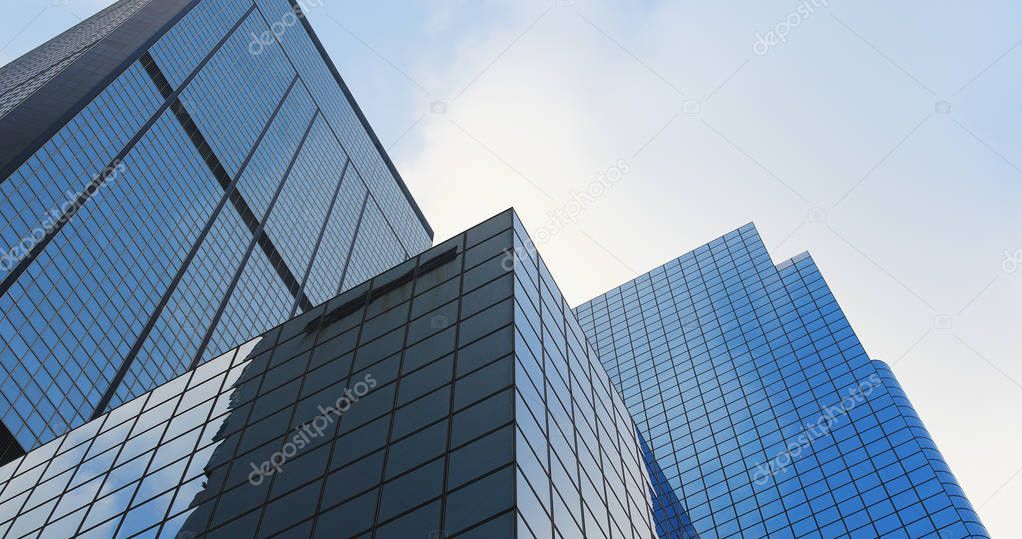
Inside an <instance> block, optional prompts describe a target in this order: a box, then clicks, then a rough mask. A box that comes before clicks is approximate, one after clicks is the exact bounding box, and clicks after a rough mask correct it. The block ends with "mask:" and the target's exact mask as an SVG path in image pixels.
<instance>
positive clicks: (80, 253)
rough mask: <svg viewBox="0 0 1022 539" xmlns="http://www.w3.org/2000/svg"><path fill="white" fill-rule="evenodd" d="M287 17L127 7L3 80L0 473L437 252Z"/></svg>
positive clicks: (310, 44) (270, 2) (325, 64)
mask: <svg viewBox="0 0 1022 539" xmlns="http://www.w3.org/2000/svg"><path fill="white" fill-rule="evenodd" d="M303 5H304V6H305V7H306V8H310V9H314V8H315V4H303ZM300 7H301V6H299V4H297V3H295V2H292V1H289V0H255V1H253V0H158V1H156V0H121V1H120V2H117V3H116V4H114V5H113V6H111V7H109V8H107V9H105V10H103V11H102V12H100V13H98V14H97V15H95V16H94V17H91V18H90V19H88V20H86V21H84V22H82V23H81V24H79V25H77V26H76V27H74V28H72V29H71V30H68V31H67V32H65V33H63V34H61V35H60V36H57V37H56V38H54V39H52V40H51V41H49V42H47V43H45V44H44V45H42V46H40V47H38V48H37V49H35V50H33V51H31V52H29V53H28V54H26V55H25V56H23V57H21V58H19V59H17V60H15V61H14V62H12V63H10V64H9V65H7V66H4V67H3V68H2V69H0V359H2V361H0V364H2V370H0V421H2V426H0V456H2V457H3V461H6V460H9V459H10V458H12V457H13V456H16V455H17V454H20V453H21V452H22V450H23V449H26V450H27V449H31V448H34V447H37V446H39V445H40V444H42V443H45V442H47V441H49V440H51V439H53V438H55V437H56V436H59V435H63V434H65V433H66V432H67V431H68V430H69V429H70V428H73V427H76V426H79V425H81V424H83V423H85V422H86V421H88V420H89V419H92V418H98V417H101V416H103V414H105V413H106V412H107V411H109V410H110V409H111V408H112V407H115V406H117V405H119V404H121V403H124V402H127V401H129V400H131V399H132V398H134V397H137V396H139V395H141V394H143V393H144V392H145V391H148V390H150V389H152V388H154V387H156V386H157V385H159V384H161V383H164V382H166V381H168V380H170V379H171V378H173V377H175V376H177V375H180V374H182V373H184V372H186V371H187V370H188V369H189V368H191V367H194V366H196V365H199V364H201V363H203V362H204V361H206V360H208V359H210V358H212V357H213V356H214V355H216V354H218V353H221V352H223V351H225V350H228V349H230V348H232V347H234V346H237V345H238V344H240V343H241V342H243V341H244V340H246V339H249V338H251V336H252V335H254V334H256V333H259V332H260V331H263V330H265V329H267V328H269V327H272V326H274V325H276V324H279V323H280V322H282V321H284V320H287V319H288V318H290V317H292V316H295V315H297V314H301V313H303V312H308V311H309V310H310V309H312V308H313V306H315V305H317V304H320V303H322V302H324V301H326V300H327V299H329V298H331V297H333V296H335V295H336V294H337V293H339V292H340V291H343V290H345V289H348V288H350V287H351V286H353V285H355V284H358V283H360V282H363V281H365V280H366V279H368V278H370V277H372V276H373V275H375V274H377V273H378V272H380V271H382V270H384V269H386V268H388V267H391V266H393V265H394V264H397V263H399V262H401V261H403V260H406V259H408V258H409V257H410V256H414V255H415V254H417V253H419V252H421V251H422V250H423V249H425V248H427V247H429V246H430V245H431V243H432V231H431V230H430V228H429V226H428V224H427V223H426V221H425V219H424V218H423V216H422V214H421V213H420V211H419V209H418V207H417V206H416V204H415V202H414V200H413V199H412V198H411V196H410V195H409V193H408V191H407V189H406V187H405V185H404V183H403V182H402V180H401V178H400V177H399V176H398V174H397V172H396V170H395V169H394V167H393V165H392V164H391V162H390V160H389V158H388V157H387V155H386V154H385V153H384V152H383V150H382V147H381V146H380V143H379V141H378V140H377V139H376V137H375V135H374V134H373V132H372V130H371V129H370V128H369V125H368V123H367V122H366V121H365V118H364V117H363V116H362V113H361V112H360V110H359V108H358V106H357V105H356V104H355V102H354V101H353V100H352V98H351V95H350V93H349V92H348V90H347V88H346V87H345V86H344V83H343V81H342V80H341V79H340V77H339V75H338V74H337V71H336V70H335V68H334V67H333V65H332V64H331V62H330V61H329V59H328V58H327V57H326V55H325V53H324V51H323V48H322V46H321V45H320V43H319V41H318V40H317V38H316V37H315V36H314V35H313V34H312V31H311V29H310V27H309V25H308V23H307V21H306V20H305V19H304V16H303V15H302V12H301V9H300Z"/></svg>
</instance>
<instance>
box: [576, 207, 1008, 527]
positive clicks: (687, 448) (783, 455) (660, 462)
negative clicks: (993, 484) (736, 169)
mask: <svg viewBox="0 0 1022 539" xmlns="http://www.w3.org/2000/svg"><path fill="white" fill-rule="evenodd" d="M575 313H576V314H577V315H578V318H579V320H580V322H581V323H582V327H583V328H584V329H585V332H586V335H588V337H589V342H590V343H591V344H592V345H593V347H594V348H595V350H596V353H597V354H598V356H599V358H600V360H601V361H602V362H603V364H604V366H605V367H606V369H607V373H608V374H609V375H610V377H611V379H612V380H613V381H614V385H615V386H616V387H617V389H618V390H619V391H620V392H621V395H622V398H623V399H624V402H625V404H626V405H627V407H628V410H629V412H630V413H631V415H632V417H633V418H634V419H635V421H636V423H637V424H638V428H639V431H640V434H641V437H642V445H643V450H644V454H645V456H646V462H647V464H648V465H649V468H650V470H651V472H650V475H651V478H652V481H653V483H652V484H653V490H654V512H655V514H656V524H657V530H658V531H659V533H660V536H661V537H905V538H909V537H911V538H917V537H934V538H956V539H957V538H961V537H988V534H987V532H986V530H985V528H984V527H983V525H982V524H981V523H980V521H979V517H978V516H977V514H976V512H975V511H974V510H973V508H972V506H971V505H970V504H969V502H968V500H967V499H966V498H965V495H964V494H963V493H962V490H961V488H960V487H959V486H958V484H957V482H956V481H955V478H954V476H953V475H952V474H951V472H950V470H949V469H948V467H947V464H946V463H945V462H944V460H943V458H942V457H941V455H940V453H939V452H938V451H937V449H936V446H935V445H934V443H933V441H932V439H931V438H930V436H929V435H928V434H927V432H926V430H925V428H924V427H923V425H922V423H921V422H920V421H919V418H918V416H917V415H916V413H915V412H914V411H913V409H912V406H911V404H910V403H909V401H908V400H907V398H906V397H905V394H904V392H903V391H902V390H901V388H900V386H899V385H898V383H897V381H896V380H895V379H894V376H893V373H892V372H891V371H890V369H889V368H888V367H887V366H886V365H884V364H883V363H881V362H879V361H875V360H871V359H870V358H869V357H868V356H867V355H866V352H865V350H864V349H863V347H862V345H861V344H860V343H859V341H858V339H857V338H856V336H855V333H854V332H853V331H852V329H851V327H850V325H849V323H848V320H847V319H846V318H845V316H844V314H843V313H842V312H841V309H840V307H839V306H838V304H837V302H836V300H835V299H834V296H833V295H832V294H831V292H830V290H829V289H828V287H827V284H826V282H825V281H824V280H823V277H822V276H821V274H820V272H819V270H818V268H817V267H816V265H815V263H814V262H813V260H812V258H810V257H809V255H808V254H803V255H800V256H797V257H795V258H793V259H791V260H788V261H785V262H783V263H782V264H780V265H777V266H775V265H774V264H773V263H772V262H771V260H770V257H769V256H768V254H767V251H766V248H765V246H764V245H763V242H762V240H761V239H760V237H759V234H758V233H757V231H756V229H755V228H754V227H753V226H752V225H751V224H750V225H746V226H744V227H742V228H740V229H739V230H736V231H734V232H731V233H729V234H727V235H725V236H723V237H722V238H719V239H717V240H714V241H713V242H710V243H709V244H708V245H705V246H703V247H700V248H699V249H696V250H695V251H693V252H691V253H688V254H686V255H684V256H682V257H680V258H678V259H676V260H673V261H671V262H669V263H667V264H665V265H664V266H661V267H659V268H657V269H654V270H653V271H651V272H649V273H647V274H645V275H643V276H640V277H638V278H636V279H635V280H633V281H631V282H628V283H625V284H623V285H621V286H620V287H618V288H615V289H613V290H611V291H610V292H607V293H606V294H603V295H601V296H599V297H597V298H595V299H593V300H591V301H590V302H588V303H586V304H583V305H580V306H579V307H577V308H576V309H575Z"/></svg>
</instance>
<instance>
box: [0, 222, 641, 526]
mask: <svg viewBox="0 0 1022 539" xmlns="http://www.w3.org/2000/svg"><path fill="white" fill-rule="evenodd" d="M512 253H516V254H517V256H515V255H513V254H512ZM648 483H649V479H648V478H647V476H646V474H645V471H644V467H643V465H642V456H641V453H640V449H639V445H638V442H637V436H636V433H635V429H634V425H633V423H632V421H631V419H630V418H629V417H628V415H627V412H626V410H625V408H624V403H623V402H622V401H621V399H620V398H619V397H618V396H617V394H616V393H615V392H614V390H613V388H612V386H611V382H610V380H609V378H607V376H606V373H605V372H604V371H603V368H602V367H601V366H600V364H599V361H598V360H596V358H594V357H593V356H592V355H591V354H590V352H589V347H588V345H587V344H586V341H585V338H584V337H583V334H582V330H581V328H580V327H579V325H578V323H577V321H575V319H574V316H573V314H572V312H571V309H569V308H568V306H567V304H566V303H565V301H564V299H563V297H561V295H560V291H559V290H558V288H557V285H556V283H555V282H554V281H553V279H552V278H551V277H550V274H549V272H548V271H547V269H546V267H545V265H544V263H543V261H542V259H541V258H539V256H538V255H537V254H536V252H535V249H534V248H533V247H532V245H531V240H529V238H528V236H527V235H525V232H524V229H523V227H522V226H521V223H520V222H519V221H518V220H517V217H516V216H514V214H513V213H512V212H511V211H505V212H503V213H501V214H500V215H498V216H496V217H494V218H492V219H490V220H488V221H486V222H484V223H482V224H480V225H477V226H476V227H473V228H472V229H469V230H468V231H467V232H465V233H463V234H459V235H457V236H456V237H454V238H452V239H451V240H448V241H445V242H443V243H441V244H439V245H437V246H436V247H433V248H432V249H429V250H427V251H425V252H423V253H422V254H420V255H419V256H417V257H415V258H414V259H412V260H409V261H407V262H404V263H402V264H399V265H398V266H396V267H394V268H392V269H390V270H388V271H386V272H384V273H382V274H380V275H378V276H376V277H374V278H373V279H372V280H371V281H368V282H366V283H364V284H361V285H358V286H356V287H354V288H353V289H351V290H349V291H347V292H345V293H343V294H341V295H340V296H338V297H336V298H334V299H332V300H330V301H328V302H326V303H325V304H323V305H320V306H318V307H316V308H314V309H312V310H310V311H308V312H306V313H304V314H302V315H300V316H298V317H296V318H294V319H292V320H290V321H288V322H287V323H285V324H283V325H281V326H279V327H277V328H274V329H272V330H270V331H269V332H267V333H265V334H263V335H262V336H260V337H258V338H256V339H253V340H251V341H249V342H248V343H246V344H244V345H242V346H241V347H239V348H238V349H236V350H232V351H230V352H228V353H227V354H224V355H223V356H221V357H219V358H216V359H213V360H212V361H210V362H207V363H205V364H203V365H201V366H199V367H198V368H196V369H194V370H192V371H190V372H189V373H188V374H185V375H182V376H180V377H178V378H175V379H173V380H171V381H170V382H168V383H167V384H165V385H163V386H160V387H158V388H156V389H155V390H153V391H150V392H149V393H146V394H144V395H143V396H141V397H138V398H136V399H134V400H132V401H130V402H128V403H125V404H124V405H122V406H121V407H118V408H115V409H114V410H112V411H110V412H108V413H106V414H104V415H102V416H101V417H99V418H97V419H95V420H93V421H91V422H88V423H86V424H85V425H83V426H82V427H79V428H78V429H76V430H74V431H72V432H70V433H69V434H67V435H65V436H62V437H60V438H58V439H57V440H54V441H52V442H50V443H48V444H46V445H44V446H42V447H41V448H39V449H36V450H35V451H32V452H31V453H29V454H28V455H27V456H25V457H23V458H21V459H18V460H17V461H15V462H12V463H10V464H8V465H7V466H5V467H3V468H0V535H4V534H6V535H5V536H6V537H22V536H25V535H31V536H34V535H36V534H38V533H41V534H42V536H43V537H72V536H75V537H89V538H91V537H114V536H116V537H125V538H128V537H199V536H202V537H275V536H279V537H330V538H338V537H368V536H370V534H372V536H373V537H376V538H378V539H382V538H397V539H405V538H409V537H411V538H415V537H421V538H423V539H427V538H430V537H432V538H448V537H449V538H468V537H473V538H485V539H499V538H504V537H522V538H533V537H535V538H542V537H548V538H549V537H573V538H574V537H591V538H611V537H613V538H618V537H627V538H635V539H638V538H643V539H645V538H652V537H655V535H654V533H655V532H654V529H653V521H652V513H651V507H650V499H649V491H648Z"/></svg>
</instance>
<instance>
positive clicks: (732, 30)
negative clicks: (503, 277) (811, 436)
mask: <svg viewBox="0 0 1022 539" xmlns="http://www.w3.org/2000/svg"><path fill="white" fill-rule="evenodd" d="M65 3H66V4H67V5H61V4H65ZM108 3H109V2H105V1H101V0H92V1H88V0H67V1H66V2H60V1H58V2H53V1H52V0H39V1H29V0H19V1H17V2H11V3H9V6H7V7H8V9H7V11H6V15H7V16H6V17H4V19H3V20H2V21H0V36H4V37H3V38H0V62H3V63H6V62H7V61H10V60H11V59H13V58H15V57H17V56H18V55H19V54H21V53H23V52H25V51H27V50H29V49H30V48H31V47H33V46H35V45H38V44H39V43H41V42H42V41H44V40H45V39H47V38H49V37H51V36H52V35H54V34H56V33H57V32H59V31H61V30H63V29H65V28H67V27H68V26H70V25H72V24H74V23H75V22H77V21H78V20H79V18H80V17H86V16H88V15H89V14H91V13H92V12H94V11H96V10H97V9H99V8H100V7H102V6H103V5H106V4H108ZM315 3H317V4H322V5H310V7H309V9H308V13H309V18H310V20H311V22H312V24H313V26H314V27H315V28H316V30H317V31H318V33H319V35H320V37H321V39H322V40H323V42H324V44H325V46H326V48H327V50H328V52H329V53H330V55H331V56H332V58H333V59H334V61H335V63H336V64H337V66H338V68H339V69H340V71H341V73H342V75H343V76H344V77H345V79H346V81H347V82H348V84H349V86H350V87H351V89H352V91H353V93H354V94H355V97H356V99H357V100H358V101H359V103H360V104H361V105H362V107H363V109H364V110H365V112H366V115H367V116H368V118H369V120H370V122H371V123H372V124H373V126H374V127H375V128H376V131H377V133H378V134H379V136H380V139H381V140H382V141H383V143H384V145H385V146H387V147H389V151H390V153H391V155H392V157H393V159H394V161H395V163H396V164H397V167H398V169H399V170H400V171H401V173H402V175H403V176H404V178H405V180H406V182H407V183H408V184H409V186H410V189H411V190H412V192H413V193H414V194H415V195H416V198H417V199H418V200H419V201H420V203H421V205H422V207H423V210H424V212H425V213H426V215H427V217H428V218H429V219H430V221H431V223H432V224H433V226H434V228H435V229H436V231H437V239H443V238H445V237H447V236H449V235H451V234H454V233H456V232H458V231H461V230H462V229H464V228H467V227H469V226H471V225H473V224H475V223H477V222H478V221H480V220H482V219H484V218H486V217H488V216H490V215H492V214H494V213H496V212H497V211H500V210H502V209H504V208H506V207H508V206H512V205H513V206H515V207H516V209H517V210H518V211H519V213H520V214H521V215H522V216H523V218H524V219H525V222H526V224H527V225H528V226H530V227H531V228H533V229H534V230H538V229H539V228H541V227H544V225H547V224H550V223H553V224H554V228H555V229H556V233H554V234H552V235H550V238H549V240H548V241H545V242H544V243H543V244H542V245H541V246H540V250H541V252H542V254H543V255H544V257H545V258H546V260H547V261H548V263H549V265H550V266H551V270H552V272H553V273H554V276H555V277H556V278H557V279H558V282H559V283H560V284H561V285H562V288H563V289H564V291H565V293H566V294H567V295H568V297H569V301H571V302H572V303H573V304H577V303H580V302H582V301H585V300H586V299H588V298H590V297H592V296H594V295H597V294H599V293H602V292H603V291H605V290H606V289H609V288H611V287H613V286H615V285H617V284H619V283H621V282H623V281H625V280H628V279H630V278H632V277H633V276H635V275H636V274H637V273H641V272H645V271H647V270H648V269H650V268H652V267H655V266H657V265H659V264H661V263H663V262H665V261H667V260H670V259H672V258H674V257H676V256H678V255H679V254H681V253H683V252H686V251H688V250H690V249H692V248H695V247H697V246H699V245H701V244H703V243H705V242H707V241H709V240H711V239H713V238H715V237H717V236H720V235H721V234H723V233H725V232H727V231H729V230H732V229H734V228H737V227H739V226H741V225H742V224H744V223H746V222H749V221H754V222H755V223H756V225H757V226H758V227H759V230H760V232H761V234H762V236H763V238H764V241H765V242H766V244H767V247H768V248H769V249H770V250H771V253H772V254H773V256H774V260H775V261H778V262H779V261H781V260H783V259H785V258H788V257H791V256H793V255H795V254H797V253H799V252H801V251H804V250H809V251H811V253H812V254H813V257H814V258H815V259H816V261H817V263H818V265H819V266H820V268H821V270H822V271H823V273H824V275H825V276H826V278H827V280H828V282H829V283H830V285H831V287H832V288H833V289H834V293H835V295H836V296H837V298H838V301H839V302H840V303H841V305H842V307H843V308H844V309H845V311H846V313H847V315H848V317H849V319H850V320H851V322H852V325H853V327H854V328H855V329H856V331H857V332H858V334H859V336H860V338H861V339H862V341H863V343H864V345H865V347H866V350H867V351H868V352H869V353H870V354H871V355H872V356H873V357H876V358H879V359H884V360H886V361H887V362H888V363H891V364H892V365H893V369H894V371H895V372H896V373H897V375H898V376H899V378H900V379H901V380H902V383H903V385H904V386H905V389H906V391H907V392H908V394H909V396H910V397H911V398H912V401H913V403H914V404H915V406H916V408H917V409H918V411H919V413H920V415H921V416H922V418H923V419H924V421H925V422H926V424H927V426H928V427H929V429H930V430H931V432H932V434H933V436H934V438H935V439H936V440H937V443H938V444H939V447H940V448H941V450H942V451H943V453H944V454H945V456H946V458H947V460H948V461H949V463H950V465H951V467H952V469H953V471H954V472H955V473H956V475H957V476H958V478H959V480H960V481H961V483H962V484H963V487H964V488H965V490H966V492H967V494H968V495H969V497H970V498H971V499H972V501H973V503H974V504H975V505H976V506H978V508H979V512H980V515H981V516H982V517H983V519H984V521H985V523H986V524H987V525H988V527H989V528H990V530H991V532H992V533H993V534H994V535H995V536H1008V535H1009V534H1011V532H1016V533H1017V532H1018V530H1019V524H1018V518H1017V514H1015V512H1017V507H1018V503H1019V501H1020V500H1022V473H1020V472H1022V469H1020V468H1019V467H1020V466H1022V462H1019V460H1018V458H1017V456H1018V455H1019V454H1022V418H1020V417H1019V416H1018V413H1017V411H1018V410H1020V409H1022V362H1020V351H1022V332H1019V331H1017V330H1016V328H1018V327H1020V326H1022V308H1020V304H1022V301H1020V300H1022V219H1020V210H1022V128H1020V126H1022V122H1020V121H1019V120H1020V119H1022V118H1020V116H1022V112H1020V111H1022V92H1020V91H1019V77H1018V73H1020V72H1022V45H1020V44H1022V42H1020V41H1019V39H1020V36H1022V32H1020V30H1022V6H1020V5H1018V4H1017V3H1011V2H1006V1H1005V2H993V1H991V2H982V3H980V2H972V3H967V4H966V3H961V2H954V3H952V2H922V1H905V2H879V1H873V0H870V1H860V2H854V3H851V2H838V1H828V2H826V3H824V2H823V1H822V0H816V2H813V0H806V1H805V2H803V3H801V4H800V3H797V2H790V1H789V2H782V1H773V0H766V1H764V0H759V1H755V2H753V1H742V2H728V3H722V2H705V1H704V2H655V1H642V2H635V1H632V2H624V1H604V0H574V1H573V2H572V1H570V0H558V1H557V2H550V1H549V0H542V1H541V0H514V1H512V0H474V1H467V0H460V1H459V0H443V1H430V2H427V1H424V0H423V1H410V0H406V1H396V0H392V1H379V2H354V1H350V0H349V1H339V0H322V2H315ZM310 4H311V3H310ZM786 21H787V22H786ZM789 23H790V24H789ZM779 24H781V25H782V26H781V27H780V28H779V27H778V25H779ZM772 30H773V31H775V32H781V33H785V36H784V41H783V42H781V41H780V40H778V41H777V42H776V43H775V44H772V45H769V44H768V45H767V46H764V45H762V44H761V45H759V46H756V43H757V42H758V39H759V38H757V36H761V37H762V38H763V39H764V40H766V41H764V42H768V41H769V40H770V35H769V34H768V33H769V32H770V31H772ZM622 164H623V165H624V166H621V165H622ZM625 169H627V172H625V173H624V174H623V175H622V176H621V177H620V179H619V180H618V181H615V182H614V183H613V186H612V187H611V188H610V189H607V190H606V192H605V193H604V194H602V196H599V197H597V198H595V200H592V201H588V202H587V204H586V207H585V208H584V209H583V210H582V211H581V212H579V213H578V215H577V216H574V217H573V218H572V219H569V220H564V219H563V218H562V217H558V216H559V215H562V216H563V215H564V214H563V213H559V210H560V211H568V210H569V209H570V210H576V209H578V208H577V206H573V205H572V202H571V201H572V200H573V193H577V192H580V191H583V190H586V189H587V188H588V187H589V186H590V185H591V184H592V183H593V182H594V181H597V179H598V175H599V174H616V173H617V172H616V171H624V170H625ZM1016 253H1017V254H1016ZM1016 258H1017V261H1018V266H1017V268H1016V265H1015V260H1016ZM1013 268H1014V270H1013ZM1013 510H1016V511H1013Z"/></svg>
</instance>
